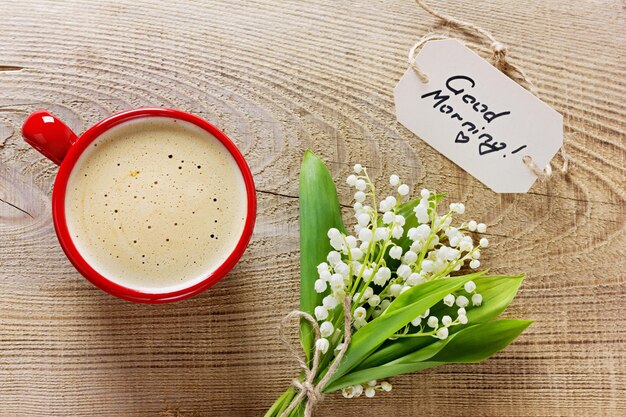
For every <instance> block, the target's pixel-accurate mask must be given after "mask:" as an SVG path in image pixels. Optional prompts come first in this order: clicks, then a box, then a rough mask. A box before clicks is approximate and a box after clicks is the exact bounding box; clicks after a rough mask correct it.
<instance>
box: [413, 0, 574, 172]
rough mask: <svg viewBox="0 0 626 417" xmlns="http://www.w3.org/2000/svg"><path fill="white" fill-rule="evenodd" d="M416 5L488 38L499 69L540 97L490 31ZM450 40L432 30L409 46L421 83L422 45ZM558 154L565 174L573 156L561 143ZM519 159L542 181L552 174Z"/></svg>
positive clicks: (529, 160)
mask: <svg viewBox="0 0 626 417" xmlns="http://www.w3.org/2000/svg"><path fill="white" fill-rule="evenodd" d="M415 2H416V3H417V5H418V6H419V7H421V8H422V9H424V11H426V12H427V13H429V14H431V15H433V16H434V17H436V18H438V19H441V20H442V21H444V22H445V23H446V24H448V25H450V26H453V27H455V28H457V29H460V30H463V31H467V32H474V33H476V34H478V35H480V36H482V37H483V38H485V39H486V40H487V42H488V43H489V48H490V49H491V52H492V60H493V64H494V66H495V67H496V68H498V69H499V70H500V71H502V72H503V73H505V74H506V75H507V76H509V77H510V78H511V79H512V80H514V81H515V82H517V83H518V84H520V85H521V86H522V87H524V88H525V89H527V90H528V91H530V92H531V93H532V94H534V95H536V96H539V92H538V90H537V87H535V84H534V83H533V82H532V80H531V79H530V78H529V77H528V75H527V74H526V73H525V72H524V70H523V69H522V68H521V67H519V66H517V65H516V64H514V63H512V62H511V61H509V60H508V59H507V53H508V48H507V47H506V45H504V44H503V43H502V42H500V41H498V40H497V39H496V38H495V37H494V36H493V35H492V34H491V33H490V32H489V31H487V30H485V29H483V28H481V27H480V26H477V25H475V24H473V23H470V22H465V21H463V20H459V19H456V18H454V17H452V16H448V15H445V14H443V13H441V12H439V11H437V10H435V9H433V8H432V7H430V6H429V5H428V4H426V2H425V1H424V0H415ZM443 39H450V38H449V37H448V36H446V35H440V34H435V33H429V34H427V35H425V36H423V37H422V38H421V39H420V40H419V41H418V42H417V43H416V44H415V45H413V47H412V48H411V49H409V65H410V66H411V68H413V70H414V71H415V74H416V75H417V76H418V78H419V79H420V80H421V81H422V82H424V83H427V82H428V75H426V74H425V73H424V71H422V70H421V69H420V68H419V66H418V65H417V63H416V61H415V60H416V58H417V54H418V52H419V51H420V50H421V49H422V47H423V46H424V45H425V44H426V43H427V42H429V41H433V40H443ZM560 153H561V157H562V158H563V167H562V168H561V172H562V173H563V174H566V173H567V172H568V170H569V164H570V161H571V160H572V157H571V156H570V155H569V154H568V153H567V152H565V144H563V146H561V149H560ZM522 162H523V163H524V164H525V165H526V166H527V167H528V168H529V169H530V170H531V171H532V172H533V173H534V174H535V175H536V176H537V178H539V180H541V181H545V180H547V179H548V178H550V177H551V176H552V167H551V166H550V163H548V166H547V167H545V168H544V169H541V168H539V167H538V166H537V164H536V163H535V162H534V161H533V158H532V157H531V156H530V155H524V157H523V158H522Z"/></svg>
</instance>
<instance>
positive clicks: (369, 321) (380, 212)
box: [266, 152, 531, 417]
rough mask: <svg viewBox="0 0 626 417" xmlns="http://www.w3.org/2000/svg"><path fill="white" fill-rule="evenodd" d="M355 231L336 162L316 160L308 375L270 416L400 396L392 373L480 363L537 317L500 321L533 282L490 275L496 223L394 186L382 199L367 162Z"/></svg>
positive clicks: (309, 207) (306, 312) (304, 271)
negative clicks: (327, 403) (491, 225)
mask: <svg viewBox="0 0 626 417" xmlns="http://www.w3.org/2000/svg"><path fill="white" fill-rule="evenodd" d="M347 182H348V185H349V186H350V187H353V188H354V201H355V202H354V207H353V208H354V219H355V222H354V225H353V226H351V227H350V228H347V227H346V226H345V225H344V223H343V221H342V217H341V212H340V207H339V203H338V198H337V192H336V188H335V185H334V183H333V180H332V178H331V176H330V174H329V172H328V170H327V168H326V166H325V165H324V163H323V162H322V161H321V160H320V159H319V158H317V157H316V156H315V155H313V154H312V153H311V152H307V153H306V155H305V157H304V161H303V163H302V170H301V173H300V248H301V252H300V257H301V283H300V300H301V302H300V311H299V312H294V313H295V314H293V313H292V315H290V316H288V317H287V318H289V317H292V316H297V317H300V318H301V320H300V341H301V345H302V349H303V350H304V357H303V358H302V359H300V364H301V366H302V368H303V371H302V373H301V375H300V376H299V378H297V379H296V380H294V384H293V386H292V387H290V388H289V389H287V391H286V392H285V393H284V394H283V395H281V396H280V397H279V398H278V399H277V400H276V402H275V403H274V405H273V406H272V407H271V408H270V409H269V410H268V411H267V413H266V417H270V416H309V415H311V413H312V409H313V406H314V405H315V403H317V402H318V401H320V400H321V398H322V396H323V394H325V393H330V392H334V391H342V393H343V396H344V397H347V398H352V397H359V396H362V395H364V396H366V397H373V396H374V395H375V394H376V393H377V392H381V391H390V390H391V388H392V386H391V384H390V383H389V382H388V381H387V380H386V379H387V378H389V377H392V376H395V375H400V374H405V373H408V372H414V371H420V370H423V369H427V368H433V367H436V366H440V365H445V364H447V363H467V362H479V361H482V360H484V359H487V358H488V357H490V356H491V355H493V354H494V353H496V352H498V351H500V350H501V349H503V348H505V347H506V346H507V345H508V344H509V343H511V342H512V341H513V340H514V339H515V338H516V337H517V336H518V335H519V334H520V333H521V332H522V331H523V330H524V329H525V328H526V327H528V325H530V323H531V322H530V321H527V320H509V319H507V320H496V317H497V316H498V315H499V314H500V313H502V311H504V309H505V308H506V307H507V306H508V305H509V303H510V302H511V301H512V299H513V297H515V294H516V293H517V290H518V288H519V286H520V284H521V283H522V280H523V276H521V275H518V276H490V275H487V271H485V270H481V261H480V257H481V251H482V250H483V248H486V247H487V246H488V245H489V241H488V239H487V238H486V237H480V236H479V234H480V233H484V232H485V230H486V226H485V224H483V223H478V222H476V221H474V220H469V221H463V222H461V221H459V220H457V217H458V216H461V215H463V214H464V212H465V206H464V205H463V204H462V203H452V204H449V206H448V207H447V208H446V209H443V210H442V209H440V207H439V206H440V205H441V201H442V200H443V198H444V195H442V194H437V193H434V192H431V191H429V190H427V189H422V190H421V191H420V192H419V195H418V196H417V198H411V197H410V195H411V190H410V188H409V186H408V185H406V184H404V183H402V182H401V180H400V178H398V176H396V175H391V177H390V178H389V184H390V187H392V188H393V190H394V192H393V195H391V196H387V197H384V198H383V197H382V196H381V195H379V194H377V191H376V189H375V187H374V184H373V183H372V180H371V179H370V177H369V176H368V173H367V170H366V168H365V167H362V166H361V165H358V164H357V165H355V166H354V174H352V175H350V176H349V177H348V179H347Z"/></svg>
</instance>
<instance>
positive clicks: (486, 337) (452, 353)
mask: <svg viewBox="0 0 626 417" xmlns="http://www.w3.org/2000/svg"><path fill="white" fill-rule="evenodd" d="M532 322H533V321H532V320H497V321H490V322H487V323H480V324H477V325H475V326H471V327H468V328H467V329H464V330H461V331H460V332H458V334H457V335H456V337H455V338H453V339H452V340H451V341H450V343H448V344H447V345H446V347H445V348H444V349H442V350H441V351H440V352H439V353H437V354H436V355H435V356H433V357H432V358H431V359H430V360H432V361H435V362H446V363H475V362H480V361H483V360H485V359H487V358H488V357H490V356H491V355H493V354H494V353H496V352H499V351H501V350H502V349H504V348H505V347H507V346H508V345H509V344H510V343H511V342H512V341H513V340H515V339H516V338H517V336H519V335H520V334H521V333H522V332H523V331H524V330H525V329H526V328H527V327H528V326H530V325H531V324H532Z"/></svg>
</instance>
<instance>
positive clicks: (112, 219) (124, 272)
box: [65, 117, 247, 293]
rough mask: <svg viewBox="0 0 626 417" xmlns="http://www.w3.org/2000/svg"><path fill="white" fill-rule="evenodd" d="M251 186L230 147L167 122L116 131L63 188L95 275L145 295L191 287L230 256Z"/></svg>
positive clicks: (75, 237)
mask: <svg viewBox="0 0 626 417" xmlns="http://www.w3.org/2000/svg"><path fill="white" fill-rule="evenodd" d="M246 213H247V197H246V189H245V182H244V180H243V176H242V174H241V171H240V170H239V168H238V166H237V163H236V161H235V159H234V158H233V156H232V155H231V154H230V152H229V151H228V150H227V149H226V147H225V146H224V145H223V144H222V143H221V142H220V141H219V140H218V139H216V138H215V137H214V136H213V135H211V134H210V133H208V132H207V131H205V130H204V129H201V128H199V127H198V126H196V125H194V124H192V123H188V122H185V121H182V120H178V119H172V118H166V117H149V118H141V119H137V120H133V121H129V122H125V123H122V124H120V125H118V126H115V127H113V128H111V129H109V130H107V131H106V132H105V133H103V134H102V135H101V136H100V137H98V138H97V139H96V140H95V141H94V142H92V143H91V144H90V145H89V147H88V148H87V149H86V150H85V151H84V152H83V153H82V155H81V156H80V157H79V159H78V161H77V162H76V164H75V166H74V168H73V169H72V172H71V174H70V178H69V181H68V184H67V188H66V198H65V215H66V220H67V227H68V229H69V233H70V236H71V238H72V241H73V242H74V245H75V246H76V248H77V249H78V251H79V253H80V254H81V256H82V257H83V258H84V259H85V260H86V261H87V262H88V263H89V264H90V265H91V266H92V268H94V269H95V270H96V271H97V272H98V273H100V274H101V275H103V276H104V277H106V278H108V279H109V280H111V281H113V282H115V283H117V284H120V285H123V286H125V287H128V288H132V289H135V290H138V291H142V292H146V293H165V292H170V291H176V290H179V289H183V288H187V287H189V286H192V285H193V284H195V283H197V282H199V281H201V280H202V279H204V278H206V276H208V275H209V274H210V273H211V272H212V271H214V270H215V269H216V268H217V267H218V266H219V265H221V264H222V263H223V262H224V261H225V260H226V258H227V257H228V256H229V255H230V254H231V253H232V252H233V250H234V248H235V246H236V245H237V243H238V241H239V239H240V237H241V234H242V232H243V228H244V224H245V220H246V215H247V214H246Z"/></svg>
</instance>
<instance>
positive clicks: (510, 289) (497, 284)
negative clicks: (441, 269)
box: [357, 275, 524, 369]
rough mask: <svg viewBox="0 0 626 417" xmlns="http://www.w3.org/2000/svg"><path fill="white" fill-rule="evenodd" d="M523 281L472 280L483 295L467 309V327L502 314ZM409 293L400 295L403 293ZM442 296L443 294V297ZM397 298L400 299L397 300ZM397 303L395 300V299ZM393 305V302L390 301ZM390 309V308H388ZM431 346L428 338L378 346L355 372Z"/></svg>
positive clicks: (450, 310)
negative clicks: (479, 300) (473, 305)
mask: <svg viewBox="0 0 626 417" xmlns="http://www.w3.org/2000/svg"><path fill="white" fill-rule="evenodd" d="M523 280H524V276H523V275H516V276H490V277H486V276H482V277H478V278H476V279H474V282H475V283H476V286H477V288H478V290H477V291H478V292H479V293H481V294H482V296H483V304H482V306H480V307H476V308H468V311H467V318H468V320H469V325H470V326H471V325H473V324H477V323H481V322H486V321H489V320H492V319H494V318H496V317H497V316H499V315H500V313H502V312H503V311H504V310H505V309H506V308H507V306H508V305H509V304H510V303H511V301H513V298H515V295H516V294H517V291H518V289H519V287H520V285H521V284H522V281H523ZM408 292H409V291H407V292H405V293H403V294H401V295H400V296H404V294H406V293H408ZM444 296H445V295H444ZM398 298H400V297H398ZM396 301H397V299H396ZM394 302H395V301H394ZM392 305H393V303H392ZM389 308H391V306H389ZM455 309H456V307H453V308H443V309H441V310H433V311H432V313H433V314H435V315H437V316H442V315H443V314H450V315H452V316H454V315H455ZM457 329H460V328H452V329H451V332H452V333H454V332H457V331H459V330H457ZM430 343H432V341H430V340H428V338H423V337H412V338H403V339H397V340H393V341H388V342H387V343H385V344H384V345H382V346H381V347H380V348H379V349H378V350H377V351H376V352H374V353H373V354H372V355H370V356H369V357H368V358H367V359H366V360H365V361H363V363H361V364H359V366H358V367H357V369H367V368H372V367H376V366H380V365H383V364H386V363H388V362H391V361H393V360H394V359H397V358H400V357H402V356H405V355H407V354H409V353H410V352H414V351H415V350H417V349H420V348H423V347H424V346H426V345H428V344H430Z"/></svg>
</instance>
